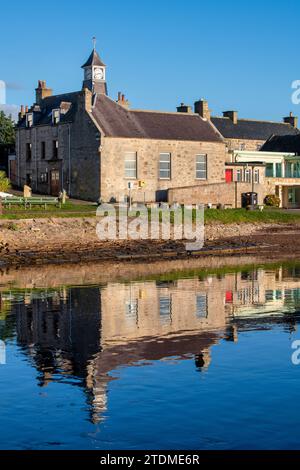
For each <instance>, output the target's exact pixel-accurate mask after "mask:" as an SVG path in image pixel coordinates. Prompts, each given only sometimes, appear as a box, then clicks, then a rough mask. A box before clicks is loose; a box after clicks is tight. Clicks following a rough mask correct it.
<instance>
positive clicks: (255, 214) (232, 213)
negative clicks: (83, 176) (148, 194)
mask: <svg viewBox="0 0 300 470" xmlns="http://www.w3.org/2000/svg"><path fill="white" fill-rule="evenodd" d="M96 210H97V206H96V205H95V204H92V203H91V204H80V203H78V204H74V203H73V202H70V201H68V202H67V203H66V204H64V205H63V206H62V208H61V209H59V208H58V207H55V206H49V207H48V208H47V209H46V210H45V209H44V208H43V207H34V208H33V209H27V210H25V209H24V208H23V207H13V208H12V209H4V211H3V215H0V219H7V220H21V219H34V218H36V219H38V218H50V217H58V218H59V217H61V218H70V217H78V218H82V217H95V216H96ZM193 215H194V216H195V213H194V214H193ZM150 219H151V216H150V213H149V220H150ZM173 219H174V217H173V216H171V221H173ZM295 222H296V223H297V222H299V223H300V211H299V212H294V213H292V212H288V211H285V210H280V209H265V210H264V211H263V212H260V211H247V210H246V209H226V210H219V209H207V210H205V224H207V225H211V224H214V223H220V224H234V223H238V224H241V223H295Z"/></svg>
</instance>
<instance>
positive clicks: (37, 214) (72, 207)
mask: <svg viewBox="0 0 300 470" xmlns="http://www.w3.org/2000/svg"><path fill="white" fill-rule="evenodd" d="M96 209H97V207H96V206H95V205H94V204H74V203H72V202H67V203H66V204H64V205H63V206H62V207H61V209H59V208H58V207H55V206H49V207H47V209H46V210H45V209H44V207H42V206H41V207H38V206H37V207H34V208H33V209H26V210H25V209H24V207H18V206H15V207H12V208H11V209H4V210H3V215H1V216H0V219H8V220H21V219H34V218H35V219H42V218H50V217H63V218H70V217H93V216H96Z"/></svg>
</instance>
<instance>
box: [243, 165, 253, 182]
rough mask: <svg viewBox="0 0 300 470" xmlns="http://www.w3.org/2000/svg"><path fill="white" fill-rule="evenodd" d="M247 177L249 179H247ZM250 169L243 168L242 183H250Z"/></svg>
mask: <svg viewBox="0 0 300 470" xmlns="http://www.w3.org/2000/svg"><path fill="white" fill-rule="evenodd" d="M248 175H249V178H248V177H247V176H248ZM251 181H252V179H251V169H250V168H245V171H244V183H251Z"/></svg>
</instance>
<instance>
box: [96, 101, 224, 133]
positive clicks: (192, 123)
mask: <svg viewBox="0 0 300 470" xmlns="http://www.w3.org/2000/svg"><path fill="white" fill-rule="evenodd" d="M92 114H93V116H94V118H95V119H96V121H97V122H98V124H99V126H100V128H101V129H102V130H103V132H104V134H105V135H106V136H108V137H125V138H126V137H127V138H139V139H141V138H142V139H143V138H144V139H158V140H187V141H205V142H223V139H222V137H221V136H220V134H219V133H218V132H217V131H216V129H215V128H214V127H213V126H212V125H211V124H210V123H209V121H206V120H204V119H202V118H201V117H200V116H199V115H198V114H189V113H163V112H156V111H138V110H128V109H126V108H124V107H122V106H121V105H119V104H117V103H116V102H115V101H113V100H111V99H110V98H109V97H107V96H105V95H97V99H96V102H95V105H94V107H93V111H92Z"/></svg>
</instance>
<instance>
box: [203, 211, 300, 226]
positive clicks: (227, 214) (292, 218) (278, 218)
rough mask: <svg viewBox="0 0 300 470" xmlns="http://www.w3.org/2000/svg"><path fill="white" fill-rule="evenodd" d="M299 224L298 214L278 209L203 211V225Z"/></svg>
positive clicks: (299, 214) (299, 213) (299, 217)
mask: <svg viewBox="0 0 300 470" xmlns="http://www.w3.org/2000/svg"><path fill="white" fill-rule="evenodd" d="M293 222H299V223H300V212H295V213H291V212H287V211H285V210H280V209H265V210H264V211H263V212H260V211H258V210H257V211H247V210H246V209H226V210H218V209H208V210H206V211H205V224H213V223H222V224H234V223H282V224H283V223H293Z"/></svg>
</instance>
